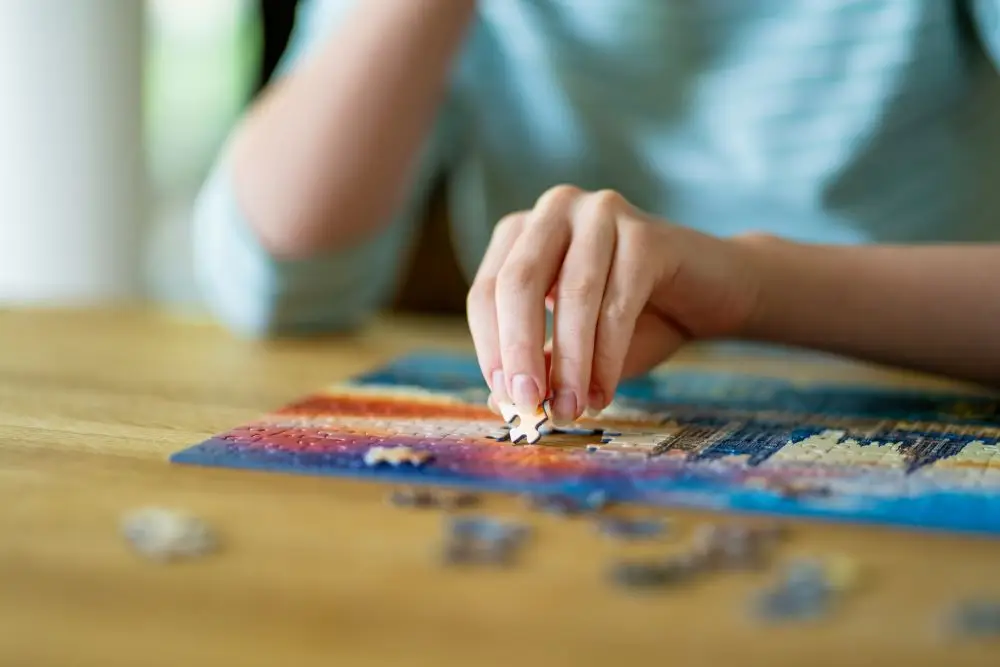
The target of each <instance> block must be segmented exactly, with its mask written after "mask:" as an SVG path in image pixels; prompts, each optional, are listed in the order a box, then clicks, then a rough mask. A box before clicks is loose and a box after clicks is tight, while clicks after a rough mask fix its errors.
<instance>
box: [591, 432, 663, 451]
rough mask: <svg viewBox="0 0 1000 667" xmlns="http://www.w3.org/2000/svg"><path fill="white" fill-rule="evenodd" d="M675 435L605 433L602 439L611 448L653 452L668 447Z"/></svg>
mask: <svg viewBox="0 0 1000 667" xmlns="http://www.w3.org/2000/svg"><path fill="white" fill-rule="evenodd" d="M671 438H673V435H672V434H670V433H628V432H623V433H616V434H609V433H605V434H604V437H603V438H602V439H601V442H603V443H604V444H605V445H607V446H608V447H610V448H615V447H621V448H624V449H641V450H643V451H653V450H657V449H659V448H662V447H663V446H664V445H666V444H667V443H668V442H669V441H670V439H671Z"/></svg>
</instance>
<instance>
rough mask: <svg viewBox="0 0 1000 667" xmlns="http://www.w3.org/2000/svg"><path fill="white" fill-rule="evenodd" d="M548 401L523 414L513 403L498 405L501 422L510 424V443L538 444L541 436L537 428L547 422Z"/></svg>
mask: <svg viewBox="0 0 1000 667" xmlns="http://www.w3.org/2000/svg"><path fill="white" fill-rule="evenodd" d="M548 403H549V402H548V400H545V401H544V402H542V404H541V405H539V406H538V407H536V408H535V409H534V411H532V412H524V411H522V410H520V409H519V408H518V406H517V405H515V404H513V403H498V404H497V405H498V407H499V408H500V414H501V415H503V420H504V421H505V422H507V423H508V424H510V441H511V442H512V443H514V444H515V445H516V444H519V443H521V442H522V441H524V442H525V443H527V444H529V445H533V444H535V443H536V442H538V441H539V440H540V439H541V437H542V434H541V433H540V432H539V430H538V429H539V427H540V426H541V425H542V424H544V423H545V422H547V421H548V420H549V415H548V407H549V405H548Z"/></svg>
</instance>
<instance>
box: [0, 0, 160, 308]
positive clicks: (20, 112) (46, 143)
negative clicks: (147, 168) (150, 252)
mask: <svg viewBox="0 0 1000 667" xmlns="http://www.w3.org/2000/svg"><path fill="white" fill-rule="evenodd" d="M143 53H144V52H143V3H141V2H136V1H135V0H73V1H72V2H67V1H66V0H4V2H2V3H0V248H2V257H0V301H2V302H6V303H11V302H14V303H19V302H39V301H43V302H55V303H81V302H95V301H108V300H117V299H121V298H129V297H133V296H135V295H137V294H138V293H139V290H140V278H139V275H140V267H139V256H138V248H139V234H140V229H141V228H140V226H141V224H142V221H143V219H144V217H145V202H146V200H145V196H144V195H145V188H144V181H145V179H144V169H143V162H144V151H143V132H142V126H143V125H142V121H143V116H142V64H143Z"/></svg>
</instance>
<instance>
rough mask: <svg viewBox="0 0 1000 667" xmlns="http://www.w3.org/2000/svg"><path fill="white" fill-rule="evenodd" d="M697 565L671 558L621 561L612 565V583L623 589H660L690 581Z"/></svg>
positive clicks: (696, 571)
mask: <svg viewBox="0 0 1000 667" xmlns="http://www.w3.org/2000/svg"><path fill="white" fill-rule="evenodd" d="M697 573H698V564H697V563H696V562H694V561H692V560H691V559H689V558H685V557H683V556H681V557H671V558H667V559H665V560H655V561H639V562H636V561H631V562H630V561H623V562H619V563H615V564H614V565H612V567H611V570H610V572H609V576H610V578H611V581H612V583H614V584H615V585H617V586H622V587H624V588H662V587H664V586H672V585H677V584H682V583H686V582H688V581H690V580H691V579H692V577H693V576H694V575H696V574H697Z"/></svg>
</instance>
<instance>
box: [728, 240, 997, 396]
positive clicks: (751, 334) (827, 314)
mask: <svg viewBox="0 0 1000 667" xmlns="http://www.w3.org/2000/svg"><path fill="white" fill-rule="evenodd" d="M740 243H743V245H744V248H745V249H746V250H747V253H748V256H749V257H750V259H751V263H752V265H753V266H755V267H756V273H757V275H758V276H759V279H760V282H759V293H758V297H759V298H758V309H757V312H756V314H755V316H754V317H753V318H752V320H751V321H750V323H749V325H748V327H747V330H746V332H745V334H746V337H747V338H750V339H754V340H763V341H770V342H775V343H781V344H788V345H795V346H802V347H809V348H813V349H821V350H826V351H829V352H834V353H838V354H844V355H850V356H853V357H857V358H861V359H867V360H870V361H874V362H878V363H885V364H892V365H897V366H903V367H907V368H911V369H915V370H920V371H926V372H931V373H941V374H945V375H950V376H953V377H958V378H963V379H967V380H971V381H974V382H980V383H986V384H991V385H1000V245H976V246H973V245H948V246H910V247H902V246H860V247H853V246H815V245H804V244H796V243H790V242H785V241H780V240H775V239H754V240H749V241H740Z"/></svg>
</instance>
